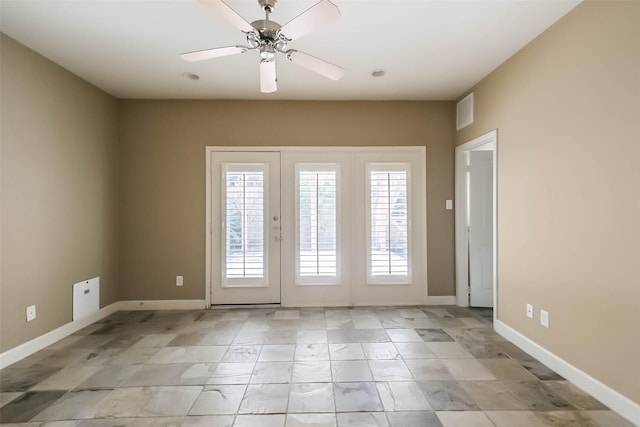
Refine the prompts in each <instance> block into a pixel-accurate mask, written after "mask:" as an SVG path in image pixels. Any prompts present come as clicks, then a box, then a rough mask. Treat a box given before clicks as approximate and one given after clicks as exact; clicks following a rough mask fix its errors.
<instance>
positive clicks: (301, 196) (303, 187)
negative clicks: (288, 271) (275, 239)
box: [296, 163, 339, 284]
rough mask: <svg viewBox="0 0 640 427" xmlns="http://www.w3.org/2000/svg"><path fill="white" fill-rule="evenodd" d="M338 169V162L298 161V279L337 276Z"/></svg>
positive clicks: (332, 278) (329, 280) (324, 280)
mask: <svg viewBox="0 0 640 427" xmlns="http://www.w3.org/2000/svg"><path fill="white" fill-rule="evenodd" d="M338 185H339V184H338V173H337V165H335V164H304V163H300V164H296V224H297V227H296V253H297V259H296V270H297V272H296V273H297V274H296V276H297V277H296V283H297V284H320V283H322V284H332V283H336V282H337V279H338V275H339V274H338V273H339V271H338V241H339V240H338V222H337V221H338Z"/></svg>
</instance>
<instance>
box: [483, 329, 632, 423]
mask: <svg viewBox="0 0 640 427" xmlns="http://www.w3.org/2000/svg"><path fill="white" fill-rule="evenodd" d="M494 326H495V330H496V332H497V333H499V334H500V335H502V336H503V337H505V338H506V339H508V340H509V341H511V342H512V343H514V344H515V345H517V346H518V347H520V348H521V349H522V350H524V351H526V352H527V353H529V354H530V355H532V356H533V357H535V358H536V359H538V360H539V361H540V362H542V363H544V364H545V365H547V366H548V367H549V368H551V369H553V370H554V371H556V372H557V373H558V374H560V375H562V376H563V377H565V378H566V379H567V380H569V381H571V382H572V383H573V384H575V385H576V386H578V387H580V388H581V389H582V390H584V391H585V392H587V393H589V394H590V395H592V396H593V397H595V398H596V399H598V400H599V401H601V402H602V403H604V404H605V405H607V406H608V407H609V408H610V409H611V410H613V411H615V412H617V413H618V414H620V415H621V416H623V417H624V418H626V419H628V420H629V421H631V423H634V422H637V420H640V404H638V403H636V402H634V401H632V400H631V399H629V398H628V397H626V396H623V395H622V394H620V393H618V392H617V391H615V390H614V389H612V388H611V387H609V386H608V385H605V384H603V383H601V382H600V381H598V380H596V379H595V378H593V377H592V376H590V375H589V374H587V373H586V372H584V371H581V370H580V369H578V368H576V367H575V366H573V365H571V364H570V363H569V362H567V361H565V360H564V359H562V358H560V357H559V356H557V355H555V354H553V353H552V352H550V351H549V350H547V349H546V348H544V347H542V346H541V345H539V344H538V343H536V342H534V341H532V340H531V339H529V338H527V337H526V336H524V335H523V334H521V333H520V332H518V331H516V330H515V329H513V328H512V327H511V326H509V325H507V324H506V323H504V322H502V321H500V320H496V321H495V322H494Z"/></svg>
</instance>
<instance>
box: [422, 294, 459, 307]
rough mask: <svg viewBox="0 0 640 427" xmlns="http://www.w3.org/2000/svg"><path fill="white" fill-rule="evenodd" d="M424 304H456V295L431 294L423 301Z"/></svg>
mask: <svg viewBox="0 0 640 427" xmlns="http://www.w3.org/2000/svg"><path fill="white" fill-rule="evenodd" d="M425 304H426V305H456V296H455V295H443V296H433V297H430V296H428V297H427V300H426V301H425Z"/></svg>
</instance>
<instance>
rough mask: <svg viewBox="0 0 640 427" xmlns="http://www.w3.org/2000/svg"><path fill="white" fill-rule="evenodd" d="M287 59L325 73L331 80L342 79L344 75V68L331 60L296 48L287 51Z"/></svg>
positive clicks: (322, 73) (321, 73)
mask: <svg viewBox="0 0 640 427" xmlns="http://www.w3.org/2000/svg"><path fill="white" fill-rule="evenodd" d="M287 59H288V60H289V61H291V62H293V63H294V64H298V65H300V66H302V67H305V68H308V69H310V70H311V71H314V72H316V73H318V74H320V75H323V76H325V77H327V78H329V79H331V80H340V79H341V78H342V77H344V68H340V67H338V66H337V65H333V64H332V63H330V62H327V61H323V60H322V59H320V58H316V57H315V56H312V55H309V54H307V53H304V52H300V51H297V50H295V49H289V50H288V51H287Z"/></svg>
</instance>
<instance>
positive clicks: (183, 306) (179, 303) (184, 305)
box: [119, 299, 207, 311]
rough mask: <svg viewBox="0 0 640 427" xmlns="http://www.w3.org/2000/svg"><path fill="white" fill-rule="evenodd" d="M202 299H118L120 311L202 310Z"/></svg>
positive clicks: (203, 304) (203, 307)
mask: <svg viewBox="0 0 640 427" xmlns="http://www.w3.org/2000/svg"><path fill="white" fill-rule="evenodd" d="M205 308H207V307H206V305H205V300H204V299H176V300H133V301H120V307H119V309H120V311H139V310H204V309H205Z"/></svg>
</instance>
